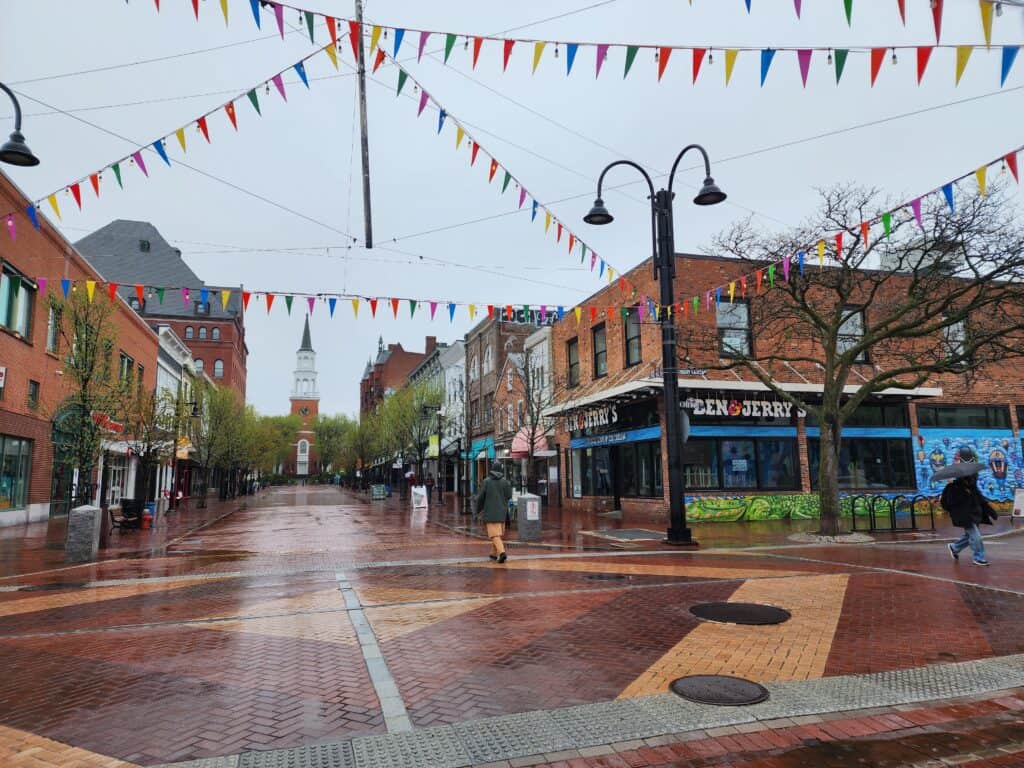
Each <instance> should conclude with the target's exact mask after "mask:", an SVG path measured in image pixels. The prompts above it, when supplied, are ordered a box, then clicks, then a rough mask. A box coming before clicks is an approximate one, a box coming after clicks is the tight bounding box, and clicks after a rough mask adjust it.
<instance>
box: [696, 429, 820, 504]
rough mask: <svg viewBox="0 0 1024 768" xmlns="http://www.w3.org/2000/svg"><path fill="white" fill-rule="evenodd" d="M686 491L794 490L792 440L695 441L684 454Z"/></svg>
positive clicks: (795, 469) (795, 468) (795, 465)
mask: <svg viewBox="0 0 1024 768" xmlns="http://www.w3.org/2000/svg"><path fill="white" fill-rule="evenodd" d="M683 471H684V473H685V476H686V486H687V488H693V489H699V490H729V491H737V490H758V489H760V490H776V491H779V490H789V491H791V490H795V489H797V488H799V485H800V478H799V464H798V463H797V452H796V440H794V439H792V438H744V439H731V438H694V439H691V440H689V441H688V442H687V443H686V446H685V448H684V452H683Z"/></svg>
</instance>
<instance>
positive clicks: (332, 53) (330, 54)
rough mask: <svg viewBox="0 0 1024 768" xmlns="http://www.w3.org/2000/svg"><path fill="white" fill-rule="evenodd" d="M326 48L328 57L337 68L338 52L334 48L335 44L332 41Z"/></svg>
mask: <svg viewBox="0 0 1024 768" xmlns="http://www.w3.org/2000/svg"><path fill="white" fill-rule="evenodd" d="M324 50H325V51H326V52H327V58H328V59H330V60H331V64H333V65H334V68H335V69H337V68H338V52H337V51H336V50H334V44H333V43H332V44H331V45H328V46H327V47H325V48H324Z"/></svg>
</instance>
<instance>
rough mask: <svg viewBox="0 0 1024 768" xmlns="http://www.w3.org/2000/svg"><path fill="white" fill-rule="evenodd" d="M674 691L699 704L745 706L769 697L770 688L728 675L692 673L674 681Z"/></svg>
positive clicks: (672, 687)
mask: <svg viewBox="0 0 1024 768" xmlns="http://www.w3.org/2000/svg"><path fill="white" fill-rule="evenodd" d="M670 687H671V689H672V693H674V694H676V695H677V696H682V697H683V698H684V699H689V700H690V701H696V702H697V703H698V704H712V705H714V706H717V707H745V706H747V705H749V704H760V703H761V702H762V701H766V700H767V699H768V689H767V688H765V687H764V686H763V685H758V684H757V683H755V682H753V681H752V680H744V679H743V678H741V677H729V676H728V675H690V676H688V677H680V678H678V679H676V680H673V681H672V685H671V686H670Z"/></svg>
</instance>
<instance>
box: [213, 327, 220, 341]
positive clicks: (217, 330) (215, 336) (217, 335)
mask: <svg viewBox="0 0 1024 768" xmlns="http://www.w3.org/2000/svg"><path fill="white" fill-rule="evenodd" d="M213 340H214V341H220V328H214V329H213Z"/></svg>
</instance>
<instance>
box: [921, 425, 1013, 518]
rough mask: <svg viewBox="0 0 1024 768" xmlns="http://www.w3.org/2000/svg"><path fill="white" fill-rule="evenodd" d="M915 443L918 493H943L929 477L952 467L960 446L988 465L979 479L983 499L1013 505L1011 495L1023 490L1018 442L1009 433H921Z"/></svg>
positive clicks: (983, 431) (955, 430)
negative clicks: (937, 471)
mask: <svg viewBox="0 0 1024 768" xmlns="http://www.w3.org/2000/svg"><path fill="white" fill-rule="evenodd" d="M915 443H916V444H915V446H914V469H915V476H916V478H917V488H918V491H919V492H920V493H923V494H925V495H928V496H932V495H937V494H940V493H942V488H943V486H944V485H945V483H944V482H942V481H941V480H940V481H935V480H932V475H933V474H934V473H935V471H936V470H938V469H941V468H942V467H945V466H948V465H950V464H953V463H955V462H956V460H957V452H958V451H959V450H960V448H961V447H963V446H967V447H969V448H970V449H971V450H973V451H974V453H975V455H976V456H977V457H978V461H979V462H981V463H982V464H986V465H987V467H986V469H984V470H982V472H981V474H980V475H978V487H979V488H981V491H982V493H984V494H985V496H986V497H988V498H989V499H993V500H995V501H1013V493H1014V491H1015V490H1016V489H1017V488H1024V457H1022V455H1021V442H1020V440H1019V439H1017V438H1015V437H1014V436H1013V433H1012V432H1010V431H1009V430H966V429H950V430H944V429H921V430H920V434H918V435H917V436H916V437H915Z"/></svg>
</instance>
